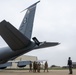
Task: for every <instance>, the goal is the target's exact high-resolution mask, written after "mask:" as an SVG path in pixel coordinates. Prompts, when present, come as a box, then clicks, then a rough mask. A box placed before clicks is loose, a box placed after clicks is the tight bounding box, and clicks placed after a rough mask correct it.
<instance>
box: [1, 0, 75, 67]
mask: <svg viewBox="0 0 76 75" xmlns="http://www.w3.org/2000/svg"><path fill="white" fill-rule="evenodd" d="M37 1H38V0H0V22H1V21H2V20H4V19H5V20H7V21H9V22H10V23H11V24H12V25H14V26H15V27H16V28H17V29H18V28H19V26H20V24H21V21H22V19H23V17H24V14H25V13H26V11H24V12H22V13H20V12H21V11H22V10H24V9H25V8H27V7H28V6H30V5H32V4H33V3H35V2H37ZM34 36H35V37H37V38H38V39H39V41H48V42H59V43H61V44H60V45H58V46H55V47H50V48H46V49H39V50H34V51H31V52H29V53H26V55H32V56H37V57H38V59H39V60H47V61H48V63H49V66H51V65H59V66H64V65H67V59H68V57H69V56H70V57H71V58H72V61H73V62H76V57H75V56H76V0H41V1H40V3H38V4H37V8H36V14H35V19H34V27H33V34H32V37H34ZM4 46H7V44H6V43H5V42H4V41H3V39H2V38H1V37H0V47H4Z"/></svg>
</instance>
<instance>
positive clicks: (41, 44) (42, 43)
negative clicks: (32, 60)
mask: <svg viewBox="0 0 76 75" xmlns="http://www.w3.org/2000/svg"><path fill="white" fill-rule="evenodd" d="M56 45H59V43H58V42H41V43H40V45H39V46H37V47H36V48H35V49H40V48H47V47H52V46H56Z"/></svg>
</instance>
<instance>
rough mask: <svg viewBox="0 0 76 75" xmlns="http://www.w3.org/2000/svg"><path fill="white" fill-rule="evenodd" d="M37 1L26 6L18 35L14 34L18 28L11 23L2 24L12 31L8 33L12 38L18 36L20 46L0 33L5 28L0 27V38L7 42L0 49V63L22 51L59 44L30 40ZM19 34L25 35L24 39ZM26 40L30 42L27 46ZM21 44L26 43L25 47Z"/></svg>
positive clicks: (13, 57)
mask: <svg viewBox="0 0 76 75" xmlns="http://www.w3.org/2000/svg"><path fill="white" fill-rule="evenodd" d="M38 2H39V1H38ZM38 2H37V3H38ZM37 3H35V4H33V5H32V6H30V7H29V8H27V12H26V14H25V17H24V19H23V21H22V23H21V26H20V28H19V30H20V32H18V34H17V35H18V36H17V35H16V32H15V31H18V30H16V29H15V28H14V27H13V26H12V25H11V24H10V25H11V26H9V25H8V24H9V23H7V22H6V21H5V23H7V26H6V25H4V26H3V28H7V29H6V31H8V29H9V31H11V32H12V33H11V32H10V35H11V36H12V37H13V40H16V39H17V38H18V42H21V43H22V44H20V46H21V47H19V46H18V42H17V41H16V43H17V46H15V45H16V44H15V41H12V38H10V35H8V36H9V38H10V39H9V38H7V37H6V36H7V35H4V34H2V33H3V32H4V31H5V30H4V31H3V30H2V29H0V34H1V36H2V38H3V39H4V40H5V42H6V43H7V44H8V47H4V48H1V49H0V64H2V63H5V62H7V61H8V60H13V59H15V58H16V57H18V56H20V55H22V54H24V53H27V52H29V51H31V50H34V49H39V48H45V47H51V46H56V45H58V44H59V43H58V42H40V45H37V44H36V43H35V42H33V41H31V40H30V38H31V34H32V28H33V21H34V15H35V10H36V4H37ZM31 19H32V20H31ZM29 22H30V23H29ZM1 24H2V23H1ZM1 27H2V26H1ZM10 27H11V29H14V30H15V31H14V30H11V29H10ZM12 27H13V28H12ZM4 33H5V34H8V33H6V32H4ZM19 35H20V37H19ZM21 35H22V36H23V35H24V36H25V37H24V36H23V37H24V38H25V39H24V40H23V39H22V38H23V37H21ZM26 37H27V38H26ZM9 40H10V41H9ZM11 41H12V42H13V43H12V42H11ZM24 41H25V42H24ZM26 41H27V42H28V41H29V42H30V43H29V44H28V46H27V43H26ZM11 43H12V44H11ZM22 45H24V46H25V45H26V47H23V46H22ZM14 46H15V47H17V48H16V49H15V47H14ZM13 47H14V48H13ZM18 47H19V48H20V49H19V48H18Z"/></svg>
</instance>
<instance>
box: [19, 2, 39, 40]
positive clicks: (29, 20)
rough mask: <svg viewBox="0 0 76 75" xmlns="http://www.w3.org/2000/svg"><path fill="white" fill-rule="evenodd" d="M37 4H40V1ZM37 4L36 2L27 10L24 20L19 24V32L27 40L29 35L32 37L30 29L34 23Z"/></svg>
mask: <svg viewBox="0 0 76 75" xmlns="http://www.w3.org/2000/svg"><path fill="white" fill-rule="evenodd" d="M38 2H40V1H38ZM38 2H36V3H35V4H33V5H31V6H30V7H28V8H27V12H26V14H25V16H24V19H23V21H22V23H21V26H20V28H19V31H20V32H21V33H22V34H23V35H25V36H26V37H27V38H29V39H31V35H32V28H33V21H34V16H35V10H36V4H37V3H38ZM23 11H24V10H23Z"/></svg>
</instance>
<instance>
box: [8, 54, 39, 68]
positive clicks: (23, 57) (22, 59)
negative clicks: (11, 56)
mask: <svg viewBox="0 0 76 75" xmlns="http://www.w3.org/2000/svg"><path fill="white" fill-rule="evenodd" d="M37 60H38V58H37V57H36V56H26V55H22V56H20V57H18V58H16V59H15V60H13V61H11V62H12V66H11V67H8V68H19V67H18V66H17V65H18V63H16V62H19V61H32V62H33V61H37ZM23 68H29V65H26V66H25V67H23Z"/></svg>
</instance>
